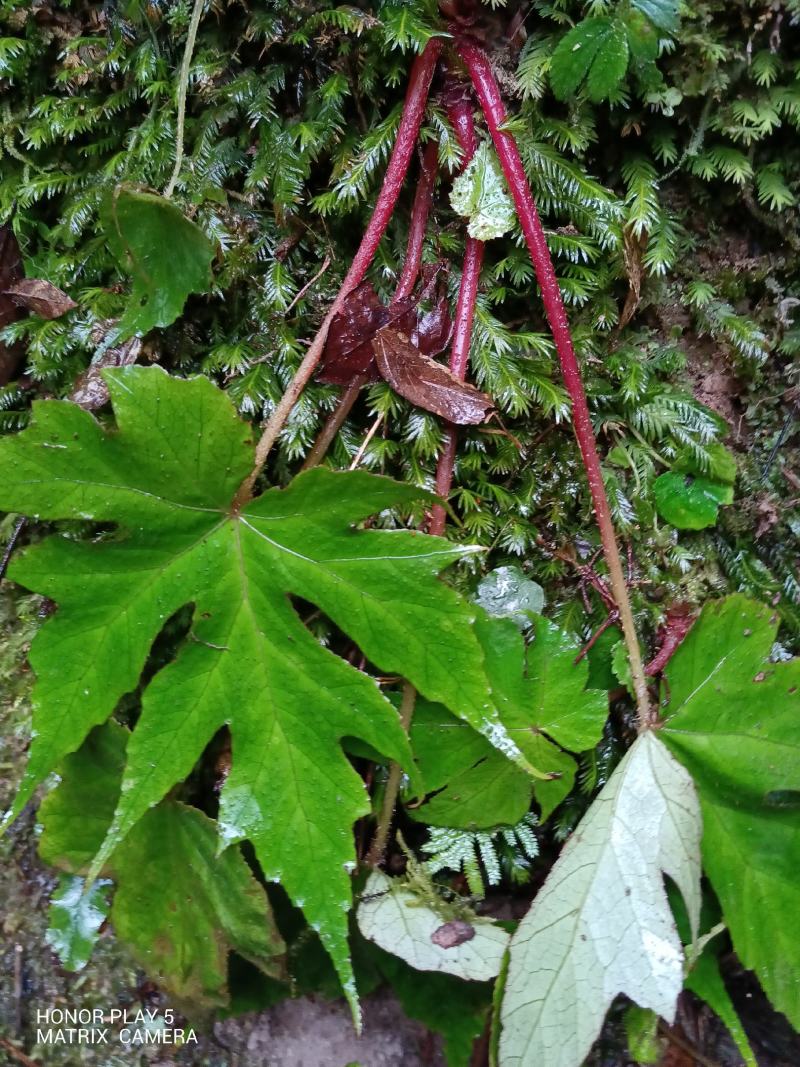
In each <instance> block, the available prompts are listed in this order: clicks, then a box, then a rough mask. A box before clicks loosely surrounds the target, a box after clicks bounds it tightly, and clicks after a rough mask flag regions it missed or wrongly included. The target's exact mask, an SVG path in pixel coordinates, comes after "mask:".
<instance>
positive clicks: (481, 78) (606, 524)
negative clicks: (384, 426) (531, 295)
mask: <svg viewBox="0 0 800 1067" xmlns="http://www.w3.org/2000/svg"><path fill="white" fill-rule="evenodd" d="M457 48H458V52H459V54H460V56H461V58H462V59H463V61H464V63H465V65H466V67H467V70H468V71H469V74H470V77H471V78H472V84H473V86H474V87H475V93H476V95H477V97H478V101H479V103H480V105H481V108H482V109H483V112H484V115H485V116H486V123H487V125H488V127H489V132H490V133H491V135H492V140H493V141H494V146H495V149H496V150H497V155H498V158H499V160H500V164H501V166H502V168H503V172H504V174H505V177H506V180H507V182H508V186H509V191H510V192H511V196H512V198H513V200H514V204H515V207H516V210H517V217H518V218H519V222H520V226H521V227H522V232H523V234H524V236H525V242H526V244H527V246H528V250H529V252H530V255H531V260H532V262H533V267H534V270H535V272H536V280H537V281H538V283H539V289H540V290H541V294H542V302H543V304H544V309H545V314H546V316H547V321H548V322H549V324H550V329H551V331H552V333H553V340H554V341H555V346H556V351H557V352H558V358H559V362H560V363H561V372H562V374H563V377H564V384H565V385H566V387H567V392H568V393H569V395H570V398H571V400H572V420H573V426H574V429H575V437H576V438H577V441H578V447H579V449H580V453H581V458H582V460H583V465H584V468H585V470H586V476H587V479H588V481H589V490H590V492H591V495H592V502H593V504H594V511H595V516H596V518H597V525H598V527H599V529H600V538H601V541H602V545H603V554H604V556H605V560H606V566H607V567H608V574H609V580H610V582H611V589H612V591H613V594H614V599H615V601H616V604H617V608H618V609H619V614H620V622H621V624H622V630H623V634H624V637H625V645H626V647H627V651H628V659H629V661H630V668H631V679H632V681H633V688H634V692H635V694H636V704H637V709H638V714H639V728H640V729H641V730H645V729H649V728H651V727H652V726H653V724H654V716H653V711H652V707H651V704H650V695H649V693H648V690H647V679H646V677H645V672H644V664H643V662H642V654H641V649H640V647H639V639H638V636H637V633H636V624H635V622H634V618H633V610H632V608H631V602H630V597H629V596H628V587H627V584H626V581H625V575H624V573H623V570H622V560H621V558H620V553H619V546H618V545H617V539H616V535H615V533H614V523H613V519H612V516H611V508H610V507H609V503H608V497H607V496H606V491H605V485H604V483H603V472H602V469H601V466H600V457H599V455H598V452H597V441H596V439H595V435H594V428H593V427H592V420H591V416H590V414H589V406H588V404H587V402H586V393H585V390H584V388H583V381H582V378H581V372H580V368H579V366H578V360H577V358H576V355H575V349H574V347H573V344H572V336H571V333H570V329H569V322H568V320H567V314H566V310H565V308H564V301H563V300H562V297H561V290H560V289H559V286H558V279H557V278H556V273H555V268H554V267H553V260H552V258H551V256H550V250H549V248H548V247H547V240H546V238H545V235H544V230H543V229H542V224H541V221H540V219H539V213H538V211H537V209H536V203H535V201H534V199H533V193H532V192H531V188H530V185H529V184H528V179H527V176H526V174H525V168H524V167H523V164H522V158H521V157H520V154H519V149H518V147H517V144H516V141H515V140H514V138H513V137H512V135H511V134H510V133H508V132H507V131H506V129H505V128H504V127H505V123H506V118H507V116H506V109H505V105H504V104H503V99H502V96H501V93H500V88H499V86H498V84H497V80H496V78H495V76H494V73H493V71H492V66H491V63H490V61H489V58H488V56H487V55H486V53H485V52H484V50H483V49H482V48H481V47H480V46H479V45H478V44H477V43H476V42H475V41H472V40H469V39H468V38H463V37H462V38H460V39H459V40H458V42H457Z"/></svg>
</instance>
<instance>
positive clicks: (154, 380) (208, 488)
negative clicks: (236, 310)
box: [0, 367, 524, 995]
mask: <svg viewBox="0 0 800 1067" xmlns="http://www.w3.org/2000/svg"><path fill="white" fill-rule="evenodd" d="M105 379H106V381H107V382H108V385H109V389H110V392H111V399H112V403H113V406H114V412H115V416H116V422H117V428H116V429H115V430H114V429H110V430H104V429H103V428H102V427H101V425H100V424H99V423H98V422H97V421H95V419H94V418H93V417H92V416H91V415H89V414H88V413H87V412H85V411H83V410H81V409H80V408H78V407H77V406H76V405H74V404H70V403H67V402H63V401H46V402H42V403H38V404H36V405H35V406H34V419H33V424H32V426H31V427H30V428H29V429H28V430H26V431H25V432H23V433H22V434H19V435H18V436H16V437H14V438H6V439H4V440H3V441H2V443H0V463H2V467H3V470H4V471H5V472H6V477H5V479H4V483H3V485H2V487H0V507H3V508H4V509H6V510H9V511H14V512H18V513H24V514H28V515H38V516H41V517H42V518H62V519H68V518H82V519H92V520H94V521H96V522H103V523H114V524H116V527H117V532H116V533H115V534H114V535H106V536H105V537H101V538H99V539H96V540H94V541H92V542H78V541H75V540H72V539H67V538H64V537H58V536H54V537H49V538H47V539H45V540H44V541H42V542H41V543H40V544H38V545H36V546H34V547H32V548H31V549H29V550H28V551H27V552H25V553H24V554H22V555H21V556H20V557H19V558H18V559H17V560H16V562H15V563H14V565H13V567H12V570H11V574H12V575H13V577H14V579H15V580H16V581H18V582H20V583H22V584H23V585H26V586H28V587H29V588H30V589H33V590H35V591H37V592H40V593H43V594H44V595H46V596H48V597H50V598H51V599H52V600H54V601H55V602H56V603H57V604H58V611H57V613H56V614H55V616H54V617H53V618H52V619H50V620H49V621H48V622H47V623H46V624H45V625H44V626H43V628H42V630H41V632H40V634H39V635H38V636H37V638H36V640H35V642H34V645H33V648H32V651H31V663H32V666H33V668H34V670H35V672H36V674H37V678H38V681H37V685H36V688H35V691H34V737H33V742H32V745H31V753H30V759H29V765H28V768H27V771H26V775H25V778H24V781H23V784H22V787H21V789H20V791H19V794H18V796H17V799H16V802H15V805H14V808H13V811H12V813H11V814H12V815H13V814H15V813H17V812H18V811H19V810H20V809H21V807H22V805H23V804H24V803H25V801H26V800H27V799H28V798H29V797H30V796H31V793H32V791H33V789H34V788H35V787H36V785H37V784H38V783H39V782H41V781H42V780H43V779H44V777H45V776H46V775H47V774H49V773H50V772H51V771H52V770H53V769H55V767H56V766H57V765H58V764H59V762H60V761H61V759H62V758H63V757H64V756H65V755H67V754H68V753H69V752H73V751H74V750H75V749H76V748H78V746H79V745H80V744H81V742H82V741H83V739H84V738H85V736H86V734H87V733H88V732H89V730H90V729H91V728H92V727H93V726H95V725H97V724H99V723H101V722H103V721H105V719H107V718H108V716H109V715H110V713H111V711H112V710H113V708H114V707H115V705H116V704H117V702H118V700H119V699H120V697H122V696H123V695H124V694H125V693H128V692H131V691H133V690H134V689H136V687H137V686H138V685H139V681H140V676H141V672H142V668H143V667H144V664H145V662H146V660H147V657H148V654H149V651H150V648H151V645H152V642H153V640H154V639H155V637H156V636H157V634H158V633H159V631H160V630H161V628H162V627H163V625H164V623H165V621H166V620H167V619H169V618H170V617H171V616H172V615H174V613H175V612H176V611H178V609H180V608H183V607H185V606H186V605H192V606H193V609H192V610H193V620H192V625H191V633H190V634H189V635H188V637H187V639H186V640H185V642H184V643H183V645H182V646H181V647H180V649H179V650H178V653H177V656H176V658H175V660H174V661H173V662H171V663H170V664H168V665H167V666H166V667H164V668H163V669H162V670H160V671H159V672H158V673H157V674H156V675H155V677H154V678H153V679H152V681H150V682H149V684H147V685H146V686H145V688H144V691H143V696H142V714H141V717H140V719H139V721H138V723H137V725H136V728H135V730H134V733H133V735H132V738H131V741H130V744H129V745H128V763H127V768H126V771H125V776H124V782H123V787H122V792H121V795H120V801H119V805H118V808H117V811H116V813H115V816H114V820H113V823H112V825H111V828H110V830H109V833H108V836H107V839H106V842H105V844H104V845H103V848H102V849H101V852H100V854H99V856H98V858H97V859H96V861H95V863H94V867H93V870H94V871H97V870H99V868H100V866H101V865H102V863H103V862H104V861H105V860H106V859H107V858H108V856H109V855H110V853H111V852H112V851H113V849H114V848H115V847H116V845H117V844H118V843H119V841H120V840H121V839H122V838H123V837H124V836H125V835H126V834H127V833H128V832H129V831H130V829H131V827H132V826H133V825H134V824H135V823H136V821H137V820H138V819H139V818H141V817H142V816H143V815H144V814H145V812H147V811H148V809H149V808H150V807H151V806H152V805H153V804H155V803H157V802H158V801H159V800H160V799H161V798H162V797H163V796H164V795H165V794H166V793H167V792H168V790H169V789H171V788H172V786H173V785H174V784H175V783H176V782H179V781H181V780H183V779H184V778H185V777H186V776H187V775H188V774H189V772H190V771H191V770H192V768H193V766H194V765H195V763H196V762H197V760H198V758H199V757H200V755H201V754H202V752H203V750H204V748H205V746H206V745H207V744H208V742H209V741H210V740H211V738H212V737H213V736H214V734H215V733H216V732H217V731H218V730H219V729H220V728H221V727H222V726H223V725H225V724H227V725H229V726H230V730H231V735H232V744H233V766H232V769H231V773H230V775H229V776H228V778H227V781H226V783H225V786H224V789H223V791H222V794H221V798H220V816H219V820H220V827H221V831H222V835H223V840H224V842H225V843H226V844H230V843H233V842H235V841H239V840H241V839H243V838H249V839H250V840H251V841H252V842H253V845H254V847H255V849H256V853H257V855H258V859H259V863H260V864H261V867H262V869H263V871H264V874H265V875H266V877H267V878H270V879H275V880H280V881H281V882H282V883H283V885H284V887H285V888H286V890H287V892H288V893H289V895H290V897H291V898H292V899H293V900H294V901H296V902H297V903H301V904H302V906H303V908H304V910H305V913H306V916H307V918H308V920H309V922H311V923H312V924H313V925H314V926H315V927H317V928H318V929H319V932H320V936H321V938H322V940H323V942H324V944H325V946H326V948H327V949H328V950H329V952H330V953H331V955H332V957H333V959H334V961H335V963H336V965H337V967H338V968H339V972H340V974H341V976H342V979H343V981H344V982H345V984H346V985H347V988H348V992H349V993H350V994H351V995H353V989H352V984H351V974H350V966H349V963H348V952H347V938H346V923H345V913H346V910H347V907H348V905H349V902H350V898H351V892H350V878H349V871H350V870H351V868H352V867H353V865H354V862H355V851H354V845H353V840H352V834H351V826H352V823H353V821H354V820H355V819H357V818H359V817H360V816H362V815H365V814H367V813H368V812H369V803H368V798H367V795H366V791H365V789H364V786H363V782H362V780H361V778H360V776H359V775H358V774H357V773H356V772H355V770H354V769H353V768H352V766H351V764H350V763H349V762H348V760H347V759H346V757H345V756H344V754H343V752H342V751H341V747H340V744H339V742H340V739H341V738H342V737H345V736H350V737H356V738H360V739H362V740H363V741H365V742H366V743H367V744H369V745H371V746H373V748H375V749H376V750H377V751H379V752H381V753H382V754H383V755H384V756H386V757H389V758H391V759H396V760H398V761H400V762H402V763H404V764H405V765H406V766H410V765H411V756H410V749H409V746H408V740H407V738H406V736H405V733H404V731H403V730H402V728H401V726H400V722H399V719H398V716H397V713H396V712H395V710H394V708H393V707H392V706H391V704H390V703H389V702H388V701H387V700H386V699H385V698H384V697H383V696H382V695H381V693H380V691H379V689H378V687H377V685H376V684H375V682H374V681H373V680H372V679H371V678H369V677H368V676H367V675H366V674H364V673H362V672H360V671H358V670H356V669H355V668H353V667H352V666H351V665H350V664H349V663H347V662H345V661H344V660H343V659H340V658H339V657H338V656H336V655H334V654H333V653H332V652H331V651H329V650H328V649H326V648H323V647H322V646H321V645H320V644H319V643H318V642H317V641H316V640H315V638H314V637H313V635H312V634H311V633H310V632H309V630H308V629H307V628H306V627H305V626H304V625H303V623H302V621H301V618H300V617H299V615H298V613H297V611H296V610H295V608H294V606H293V604H292V601H291V599H290V597H297V598H300V599H301V600H302V601H305V602H310V603H312V604H314V605H315V606H316V607H318V608H319V609H321V610H322V611H323V612H325V613H326V614H327V615H328V616H329V617H330V618H331V619H332V620H333V621H334V622H335V623H336V624H337V625H338V626H339V627H340V628H341V629H342V630H343V631H344V632H345V633H347V634H348V635H349V637H350V638H351V639H352V640H353V641H355V642H356V643H357V644H358V645H359V647H360V648H361V650H362V651H363V653H364V654H365V656H366V657H367V659H368V660H369V661H370V662H372V663H374V664H376V665H377V666H378V668H379V669H380V670H381V671H384V672H386V673H396V674H400V675H403V676H404V677H406V678H408V679H409V681H411V682H412V684H413V685H414V686H415V688H416V689H417V690H418V691H419V692H420V693H421V694H422V695H423V696H425V697H427V698H429V699H432V700H436V701H438V702H440V703H443V704H446V705H447V706H449V707H451V708H453V710H454V711H456V712H457V713H458V714H459V715H460V716H461V717H463V718H464V719H465V720H466V721H468V722H469V723H470V724H471V725H472V726H474V727H475V728H476V729H478V730H480V731H481V732H483V733H485V734H486V736H488V737H489V738H490V739H491V740H492V742H493V743H494V744H496V745H498V746H501V747H502V748H503V749H504V751H506V752H508V753H509V754H510V755H511V756H516V757H517V758H519V759H520V760H522V762H524V759H523V758H522V757H521V756H520V755H519V753H518V750H517V749H516V748H515V746H514V745H513V743H512V742H511V741H510V739H509V737H508V734H507V733H506V732H505V730H504V729H503V727H502V725H501V723H500V722H499V720H498V718H497V714H496V711H495V709H494V708H493V707H492V705H491V703H490V702H489V699H488V698H487V693H486V681H485V675H484V672H483V667H482V655H481V650H480V646H479V645H478V642H477V640H476V637H475V635H474V633H473V630H472V625H471V623H472V618H473V615H474V611H475V609H474V608H473V607H472V606H471V605H469V604H468V603H467V602H465V601H464V600H462V599H461V598H460V597H459V596H458V595H457V594H456V593H455V592H454V591H452V590H450V589H449V588H448V587H447V586H445V585H444V584H443V583H442V582H440V581H439V580H438V578H437V575H438V573H439V571H440V570H441V569H442V568H443V567H445V566H446V565H447V564H449V563H451V562H452V561H454V560H456V559H458V558H460V557H461V556H463V554H464V553H465V552H469V551H472V550H470V549H462V548H456V547H453V546H451V545H449V544H448V543H447V542H445V541H442V540H440V539H438V538H433V537H426V536H424V535H421V534H418V533H416V532H405V531H386V530H359V529H357V528H356V525H357V524H358V523H359V522H360V521H361V520H363V519H366V518H367V517H369V516H370V515H374V514H375V513H377V512H381V511H383V510H385V509H388V508H392V507H395V506H404V505H406V506H407V505H410V504H411V503H412V502H414V501H417V500H419V499H420V497H421V496H422V497H426V494H425V493H424V491H422V490H420V489H418V488H414V487H412V486H409V485H401V484H399V483H396V482H392V481H390V480H389V479H386V478H379V477H376V476H374V475H369V474H365V473H363V472H354V473H352V474H337V473H334V472H331V471H325V470H313V471H309V472H307V473H306V474H303V475H301V476H300V477H298V478H297V479H295V480H294V482H292V484H291V486H290V487H289V488H288V489H283V490H280V489H271V490H268V491H267V492H266V493H264V494H263V495H262V496H260V497H258V498H257V499H255V500H252V501H250V502H249V503H248V504H247V505H246V506H245V507H244V508H242V509H241V510H239V509H237V508H234V507H233V505H232V501H233V499H234V497H235V494H236V492H237V489H238V487H239V486H240V484H241V482H242V480H243V479H244V478H245V476H246V475H247V473H248V472H249V470H250V469H251V467H252V463H253V443H252V440H251V429H250V427H249V426H247V425H246V424H245V423H243V422H241V421H240V420H239V418H238V417H237V415H236V413H235V411H234V409H233V407H232V405H231V403H230V401H229V400H228V398H227V397H226V396H225V395H224V394H223V393H222V392H221V391H220V390H218V389H216V388H215V387H214V386H213V385H212V383H211V382H209V381H208V380H207V379H204V378H197V379H192V380H190V381H181V380H178V379H174V378H170V377H169V376H168V375H166V374H164V372H163V371H161V370H160V369H159V368H155V367H154V368H147V369H145V368H141V367H127V368H124V369H118V370H114V371H106V372H105Z"/></svg>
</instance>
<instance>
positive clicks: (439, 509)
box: [428, 96, 484, 537]
mask: <svg viewBox="0 0 800 1067" xmlns="http://www.w3.org/2000/svg"><path fill="white" fill-rule="evenodd" d="M472 112H473V105H472V101H471V100H470V99H469V98H468V97H466V96H462V97H460V98H459V99H458V100H455V101H453V102H452V103H451V104H450V105H449V106H448V109H447V113H448V117H449V119H450V121H451V123H452V124H453V128H454V129H455V132H456V137H457V138H458V143H459V145H460V146H461V150H462V152H463V154H464V158H463V164H462V169H463V168H464V167H466V166H467V165H468V164H469V162H470V160H471V159H472V157H473V156H474V155H475V152H476V151H477V150H478V138H477V135H476V133H475V120H474V118H473V116H472ZM483 250H484V243H483V241H478V240H476V239H475V238H474V237H469V236H467V243H466V245H465V247H464V263H463V267H462V270H461V284H460V286H459V290H458V302H457V303H456V314H455V320H454V324H453V344H452V347H451V349H450V370H451V371H452V372H453V374H454V375H455V376H456V377H457V378H460V379H461V381H464V379H465V377H466V374H467V366H468V364H469V346H470V340H471V338H472V323H473V319H474V317H475V302H476V301H477V299H478V282H479V281H480V276H481V267H482V266H483ZM457 448H458V429H457V428H456V427H455V426H453V425H451V426H449V427H448V429H447V432H446V435H445V440H444V445H443V448H442V451H441V452H440V454H439V460H438V462H437V464H436V495H437V496H440V497H441V498H442V499H443V500H446V499H447V497H448V496H449V495H450V489H451V488H452V485H453V470H454V468H455V462H456V451H457ZM446 525H447V512H446V511H445V508H444V505H442V504H434V506H433V507H432V508H431V517H430V522H429V523H428V533H431V534H435V535H436V536H437V537H442V536H443V535H444V531H445V527H446Z"/></svg>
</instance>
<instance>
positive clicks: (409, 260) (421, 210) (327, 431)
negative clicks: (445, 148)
mask: <svg viewBox="0 0 800 1067" xmlns="http://www.w3.org/2000/svg"><path fill="white" fill-rule="evenodd" d="M438 169H439V160H438V146H437V144H436V142H435V141H429V142H428V144H427V146H426V148H425V151H424V153H423V155H422V166H421V172H420V178H419V184H418V185H417V191H416V193H415V195H414V203H413V205H412V207H411V219H410V222H409V227H408V244H407V246H406V257H405V261H404V263H403V270H402V272H401V274H400V278H399V280H398V283H397V288H396V289H395V292H394V296H393V297H392V303H393V304H397V303H399V302H400V301H401V300H405V299H407V298H408V297H409V296H410V295H411V293H412V291H413V289H414V285H415V284H416V281H417V277H418V276H419V272H420V267H421V266H422V246H423V242H424V240H425V231H426V230H427V228H428V218H429V216H430V212H431V207H432V206H433V187H434V185H435V184H436V174H437V172H438ZM384 189H385V183H384ZM381 195H383V190H382V191H381ZM362 245H363V242H362ZM375 251H377V245H376V246H375ZM374 254H375V253H374V252H373V256H374ZM365 273H366V268H365ZM359 280H361V279H359ZM366 381H367V378H366V376H365V375H361V376H359V377H358V378H354V379H353V381H352V382H351V383H350V384H349V385H348V386H347V387H346V388H345V390H344V392H343V393H342V395H341V396H340V397H339V402H338V404H337V405H336V407H335V409H334V410H333V412H332V413H331V416H330V418H329V419H328V420H327V421H326V423H325V425H324V426H323V427H322V429H321V430H320V432H319V435H318V436H317V439H316V441H315V442H314V444H313V446H312V448H311V450H310V452H309V453H308V455H307V456H306V458H305V460H304V462H303V466H302V468H301V469H302V470H304V471H306V470H310V469H311V467H316V466H317V464H319V463H321V462H322V460H323V459H324V458H325V454H326V453H327V451H328V449H329V448H330V447H331V445H332V444H333V440H334V438H335V437H336V435H337V433H338V432H339V430H341V428H342V426H343V425H344V422H345V419H346V418H347V416H348V415H349V414H350V412H351V410H352V408H353V405H354V404H355V402H356V400H358V394H359V393H360V392H361V389H362V387H363V386H364V384H365V383H366Z"/></svg>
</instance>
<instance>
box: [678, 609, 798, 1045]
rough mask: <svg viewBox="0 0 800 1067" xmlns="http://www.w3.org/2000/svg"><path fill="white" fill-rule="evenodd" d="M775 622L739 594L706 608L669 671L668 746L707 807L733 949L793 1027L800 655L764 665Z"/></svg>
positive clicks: (706, 855) (706, 857) (710, 848)
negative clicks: (791, 918)
mask: <svg viewBox="0 0 800 1067" xmlns="http://www.w3.org/2000/svg"><path fill="white" fill-rule="evenodd" d="M776 631H777V618H776V617H775V614H774V612H773V610H772V609H771V608H769V607H767V606H766V605H763V604H757V603H754V602H752V601H749V600H747V599H746V598H745V597H742V596H739V595H736V596H732V597H728V598H727V599H726V600H722V601H719V602H717V603H714V604H710V605H708V606H707V607H706V608H705V610H704V611H703V613H702V615H701V616H700V618H699V619H698V621H697V622H696V623H695V624H694V626H693V627H692V629H691V630H690V632H689V635H688V637H687V638H686V640H685V641H684V642H683V644H682V645H681V647H680V648H679V649H678V651H677V652H676V653H675V655H674V656H673V658H672V659H671V661H670V663H669V666H668V667H667V671H666V676H667V681H668V689H667V692H668V694H669V703H668V704H667V706H666V709H665V711H664V717H665V719H666V724H665V726H664V727H663V728H662V729H661V731H660V732H659V736H660V737H661V738H662V739H663V741H664V743H665V744H666V745H668V746H669V748H670V749H671V750H672V751H673V752H674V754H675V755H676V756H677V757H678V758H679V759H680V760H681V762H682V763H683V764H684V765H685V766H686V767H687V769H688V770H689V771H690V772H691V774H692V776H693V778H694V780H695V782H696V783H697V788H698V791H699V794H700V800H701V803H702V808H703V824H704V833H703V866H704V868H705V871H706V873H707V874H708V877H709V878H710V880H711V883H712V885H713V886H714V890H715V892H716V894H717V896H718V897H719V900H720V903H721V905H722V910H723V914H724V918H725V922H726V923H727V925H728V928H729V930H730V933H731V937H732V939H733V943H734V946H735V948H736V952H737V954H738V955H739V958H740V959H741V960H742V963H744V965H745V966H746V967H749V968H751V969H752V970H754V971H755V972H756V973H757V974H758V977H759V978H760V980H761V983H762V985H763V986H764V989H765V990H766V992H767V995H768V996H769V998H770V1000H771V1001H772V1002H773V1004H774V1005H775V1007H776V1008H777V1009H778V1010H779V1011H782V1012H783V1013H784V1014H785V1015H787V1016H788V1018H789V1019H790V1020H791V1021H792V1022H793V1024H794V1025H795V1026H796V1027H800V986H798V982H797V975H798V973H800V941H798V938H797V936H796V932H795V930H794V928H793V925H792V923H787V921H786V917H787V916H788V915H795V914H796V913H797V911H798V907H800V890H798V876H797V872H798V870H800V811H798V810H797V809H796V808H792V807H791V806H784V804H783V798H785V797H786V796H787V795H792V794H793V793H796V792H797V791H798V790H800V734H799V733H798V722H800V661H798V660H793V661H791V662H789V663H777V664H775V663H771V662H770V659H769V656H770V652H771V650H772V645H773V642H774V640H775V634H776Z"/></svg>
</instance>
